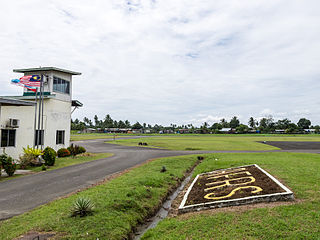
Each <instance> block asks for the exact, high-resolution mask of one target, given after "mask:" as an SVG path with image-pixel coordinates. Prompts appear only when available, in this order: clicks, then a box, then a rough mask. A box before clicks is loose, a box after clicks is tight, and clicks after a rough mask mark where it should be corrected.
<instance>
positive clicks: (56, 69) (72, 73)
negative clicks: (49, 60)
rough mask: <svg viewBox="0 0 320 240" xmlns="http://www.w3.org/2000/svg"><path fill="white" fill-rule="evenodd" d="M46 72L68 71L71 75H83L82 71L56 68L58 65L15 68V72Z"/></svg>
mask: <svg viewBox="0 0 320 240" xmlns="http://www.w3.org/2000/svg"><path fill="white" fill-rule="evenodd" d="M41 71H43V72H45V71H57V72H63V73H68V74H71V75H81V73H80V72H74V71H70V70H66V69H62V68H56V67H38V68H20V69H13V72H17V73H28V72H41Z"/></svg>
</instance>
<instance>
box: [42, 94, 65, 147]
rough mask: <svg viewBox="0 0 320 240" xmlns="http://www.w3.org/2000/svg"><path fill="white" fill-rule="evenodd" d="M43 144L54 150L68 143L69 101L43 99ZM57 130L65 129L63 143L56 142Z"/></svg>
mask: <svg viewBox="0 0 320 240" xmlns="http://www.w3.org/2000/svg"><path fill="white" fill-rule="evenodd" d="M43 112H44V116H45V117H44V129H45V133H44V145H45V147H46V146H50V147H52V148H53V149H55V150H58V149H60V148H62V147H69V145H70V124H71V123H70V122H71V102H65V101H61V100H57V99H45V100H44V109H43ZM57 130H64V131H65V143H64V144H59V145H57V144H56V134H57Z"/></svg>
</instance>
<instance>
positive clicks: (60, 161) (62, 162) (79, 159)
mask: <svg viewBox="0 0 320 240" xmlns="http://www.w3.org/2000/svg"><path fill="white" fill-rule="evenodd" d="M112 155H113V154H112V153H90V156H81V155H79V156H76V157H74V158H73V157H65V158H57V159H56V162H55V164H54V166H50V167H49V166H47V171H50V170H54V169H58V168H63V167H67V166H71V165H75V164H80V163H84V162H89V161H94V160H98V159H102V158H107V157H111V156H112ZM27 170H31V171H32V172H41V171H42V167H29V168H27ZM22 176H26V175H23V174H15V175H13V176H12V177H8V176H5V177H4V176H1V177H0V182H1V181H6V180H10V179H14V178H17V177H22Z"/></svg>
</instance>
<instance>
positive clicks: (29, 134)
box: [0, 106, 34, 159]
mask: <svg viewBox="0 0 320 240" xmlns="http://www.w3.org/2000/svg"><path fill="white" fill-rule="evenodd" d="M10 118H14V119H19V120H20V126H19V127H18V128H11V129H16V142H15V147H6V148H1V150H0V154H2V153H3V151H5V153H7V154H8V155H9V156H11V157H13V158H14V159H18V158H19V155H20V154H21V153H22V152H23V147H27V146H28V145H29V146H30V147H32V146H33V135H34V106H1V119H0V124H1V129H9V128H7V122H8V121H9V119H10Z"/></svg>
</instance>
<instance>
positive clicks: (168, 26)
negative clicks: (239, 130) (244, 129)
mask: <svg viewBox="0 0 320 240" xmlns="http://www.w3.org/2000/svg"><path fill="white" fill-rule="evenodd" d="M128 3H129V4H128ZM0 7H1V9H2V14H1V15H0V22H1V23H2V24H1V26H0V43H1V44H0V52H1V59H0V61H1V62H0V63H1V64H0V73H1V76H2V78H1V80H0V81H1V86H2V88H1V95H7V94H20V91H21V89H17V88H15V87H14V86H10V84H9V80H10V79H11V78H14V77H16V76H17V75H16V74H14V73H12V69H13V68H20V67H37V66H40V65H41V66H57V67H61V68H66V69H71V70H75V71H80V72H82V73H83V75H82V76H80V77H75V78H74V81H75V84H74V89H73V93H74V97H75V98H77V99H79V100H80V101H82V102H83V103H84V108H83V109H82V110H78V111H76V112H75V113H74V117H79V118H83V117H84V116H89V117H91V118H92V117H93V115H94V114H98V116H99V117H101V118H102V117H104V115H105V114H107V113H109V114H111V116H112V117H114V118H117V119H129V120H130V121H131V122H134V121H140V122H148V123H161V124H170V123H171V122H174V123H181V124H182V123H186V121H189V120H190V121H191V120H192V121H193V122H197V121H198V122H199V121H200V122H201V121H203V120H205V119H207V121H216V120H217V119H216V118H217V117H215V116H227V118H228V117H229V118H230V117H232V116H234V115H237V116H239V117H240V118H241V120H242V121H243V122H244V123H246V122H247V119H248V118H249V117H250V116H254V117H257V118H258V117H260V114H263V110H264V109H270V111H272V113H273V115H275V116H276V117H279V118H282V117H289V118H292V120H294V121H296V120H297V119H298V118H299V117H301V116H308V118H310V119H311V120H312V122H317V123H320V117H319V112H315V111H310V112H308V113H306V112H303V109H306V108H308V109H318V108H319V104H320V101H319V100H318V99H319V98H318V89H319V87H320V81H319V80H320V79H319V73H320V68H319V62H320V61H319V60H320V45H319V41H320V28H319V27H318V24H317V23H318V22H319V21H320V15H319V14H318V11H317V9H319V7H320V3H319V2H318V1H316V0H305V1H297V0H294V1H292V0H290V1H289V0H281V1H252V0H244V1H236V0H232V1H222V0H218V1H210V0H200V1H199V0H197V1H195V0H191V1H182V0H174V1H169V0H162V1H156V0H153V1H152V0H131V1H120V0H112V1H102V0H94V1H75V0H70V1H62V0H51V1H49V0H48V1H40V0H30V1H28V2H24V1H18V0H11V1H6V2H5V1H2V2H1V3H0ZM271 109H272V110H271ZM295 111H300V112H298V113H297V112H295ZM281 113H282V115H281ZM283 113H287V114H288V115H287V116H284V115H283ZM199 114H202V117H201V116H200V117H199ZM219 119H220V118H219ZM219 119H218V120H219Z"/></svg>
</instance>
